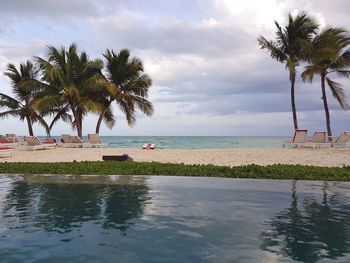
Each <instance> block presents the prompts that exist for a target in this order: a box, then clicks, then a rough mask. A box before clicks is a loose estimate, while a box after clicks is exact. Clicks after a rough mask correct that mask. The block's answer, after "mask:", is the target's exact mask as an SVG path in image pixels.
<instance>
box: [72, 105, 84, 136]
mask: <svg viewBox="0 0 350 263" xmlns="http://www.w3.org/2000/svg"><path fill="white" fill-rule="evenodd" d="M70 107H71V109H72V113H73V117H74V122H75V127H76V128H77V135H78V136H79V137H80V138H82V134H83V133H82V130H81V126H80V120H79V115H78V112H77V109H76V108H75V104H74V103H71V104H70Z"/></svg>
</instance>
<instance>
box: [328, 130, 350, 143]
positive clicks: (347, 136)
mask: <svg viewBox="0 0 350 263" xmlns="http://www.w3.org/2000/svg"><path fill="white" fill-rule="evenodd" d="M349 142H350V131H345V132H343V133H342V134H340V135H339V137H338V138H337V139H335V141H334V142H332V143H331V144H332V147H337V146H340V147H348V146H349V144H348V143H349Z"/></svg>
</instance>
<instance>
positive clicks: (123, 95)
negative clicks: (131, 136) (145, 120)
mask: <svg viewBox="0 0 350 263" xmlns="http://www.w3.org/2000/svg"><path fill="white" fill-rule="evenodd" d="M103 56H104V57H105V58H106V60H107V63H106V72H105V73H106V74H105V80H106V82H105V85H104V87H105V89H104V96H102V97H101V94H100V100H102V101H100V103H101V104H102V105H103V108H102V110H101V111H100V116H99V118H98V121H97V124H96V133H99V131H100V127H101V123H102V120H105V122H106V124H107V125H108V126H109V127H113V125H114V123H115V119H114V115H113V111H112V107H111V105H112V103H113V102H114V101H115V102H116V103H117V105H118V106H119V109H120V110H121V111H122V112H123V113H124V114H125V116H126V120H127V122H128V124H129V125H133V124H134V123H135V121H136V118H135V113H136V109H137V108H138V109H139V110H141V112H143V113H144V114H146V115H147V116H150V115H152V113H153V105H152V103H151V102H150V101H149V100H147V97H148V90H149V88H150V86H151V85H152V80H151V78H150V77H149V76H148V75H147V74H145V73H143V72H144V68H143V63H142V61H141V60H139V59H137V58H130V52H129V50H127V49H122V50H121V51H120V52H119V53H118V54H116V53H115V52H114V51H113V50H108V49H107V51H106V52H105V53H104V54H103Z"/></svg>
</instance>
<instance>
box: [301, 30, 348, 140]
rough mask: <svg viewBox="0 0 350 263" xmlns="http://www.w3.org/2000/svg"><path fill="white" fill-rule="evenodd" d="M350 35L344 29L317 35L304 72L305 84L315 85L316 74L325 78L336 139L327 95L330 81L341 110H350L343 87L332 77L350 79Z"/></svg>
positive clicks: (323, 81)
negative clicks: (312, 83) (311, 83)
mask: <svg viewBox="0 0 350 263" xmlns="http://www.w3.org/2000/svg"><path fill="white" fill-rule="evenodd" d="M348 45H350V36H349V34H348V33H347V31H346V30H344V29H342V28H327V29H325V30H323V31H322V32H321V33H320V34H319V35H317V36H316V37H315V38H314V40H313V41H312V42H311V44H310V46H309V48H308V61H309V63H310V64H309V65H308V66H306V69H305V71H304V72H303V73H302V79H303V80H304V81H309V82H312V80H313V78H314V76H315V75H319V76H320V77H321V91H322V100H323V106H324V110H325V115H326V127H327V132H328V136H330V137H331V136H332V130H331V121H330V114H329V107H328V102H327V94H326V82H327V85H328V87H329V89H330V90H331V91H332V94H333V97H334V98H335V99H336V100H337V101H338V103H339V105H340V107H341V108H343V109H344V110H345V109H348V108H349V106H348V105H347V103H346V100H345V94H344V90H343V89H342V85H341V84H340V83H338V82H335V81H334V80H332V79H331V78H330V75H331V74H332V73H334V74H336V75H337V76H338V77H346V78H349V77H350V50H345V48H346V47H347V46H348Z"/></svg>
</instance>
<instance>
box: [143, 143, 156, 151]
mask: <svg viewBox="0 0 350 263" xmlns="http://www.w3.org/2000/svg"><path fill="white" fill-rule="evenodd" d="M155 147H156V145H155V144H153V143H146V144H144V145H143V146H142V149H145V150H154V148H155Z"/></svg>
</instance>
